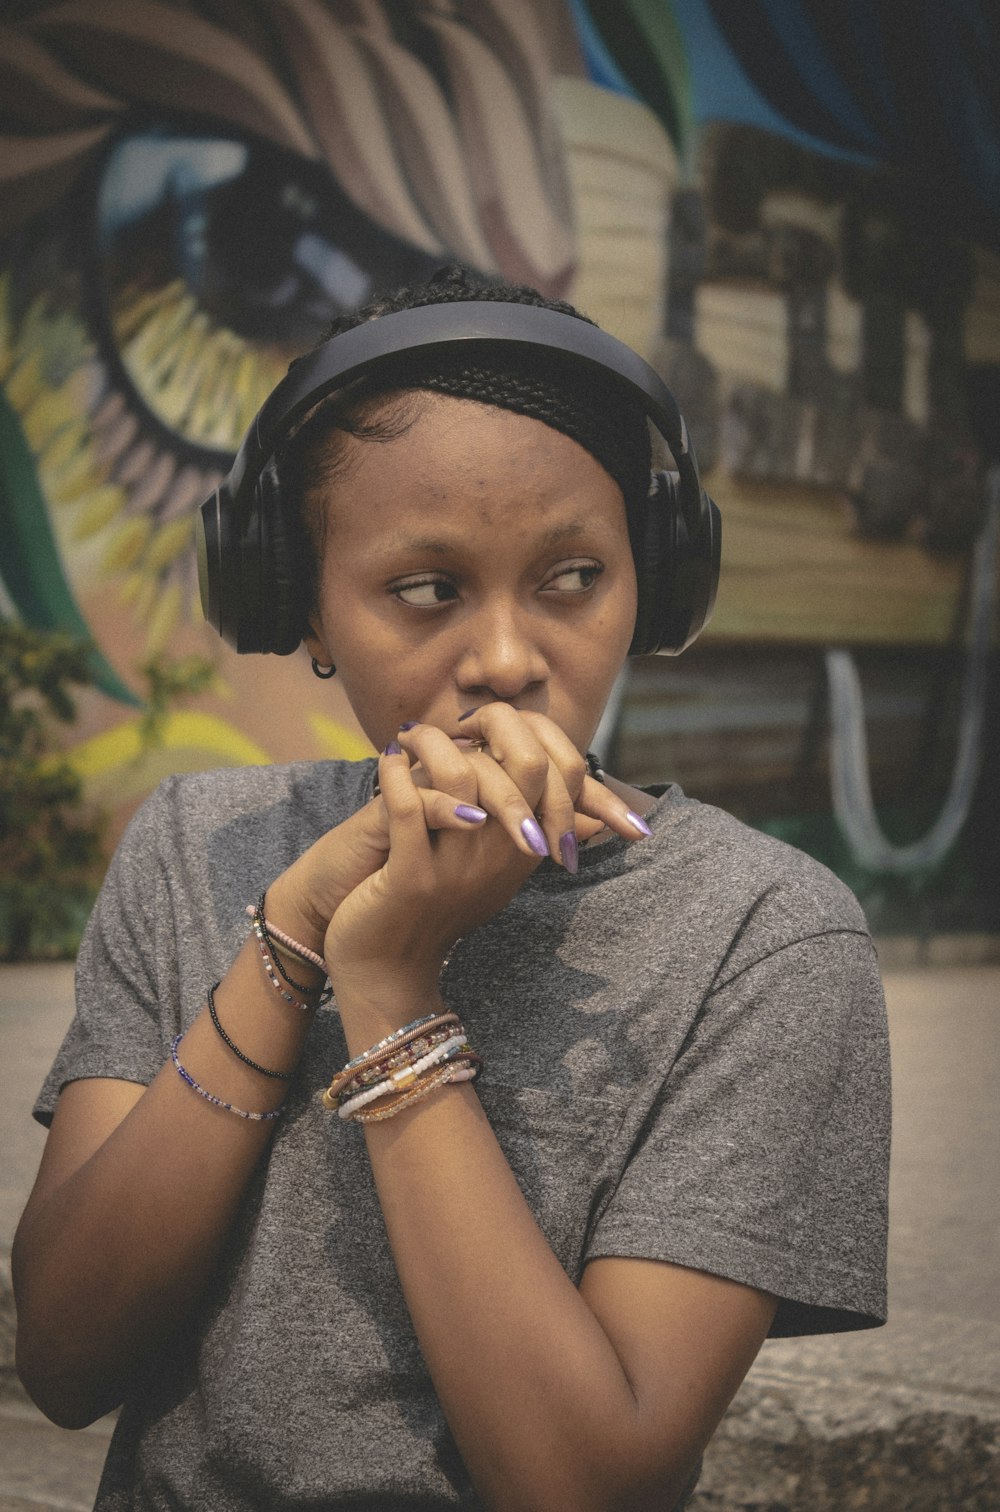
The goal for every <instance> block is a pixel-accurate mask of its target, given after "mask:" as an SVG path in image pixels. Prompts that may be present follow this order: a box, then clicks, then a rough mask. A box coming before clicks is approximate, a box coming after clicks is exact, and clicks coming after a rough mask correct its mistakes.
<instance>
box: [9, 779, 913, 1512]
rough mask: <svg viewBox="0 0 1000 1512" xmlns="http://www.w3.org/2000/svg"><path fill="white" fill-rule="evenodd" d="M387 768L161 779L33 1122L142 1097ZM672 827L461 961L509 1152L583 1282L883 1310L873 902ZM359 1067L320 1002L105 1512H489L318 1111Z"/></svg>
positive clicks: (726, 835)
mask: <svg viewBox="0 0 1000 1512" xmlns="http://www.w3.org/2000/svg"><path fill="white" fill-rule="evenodd" d="M371 774H372V763H371V762H359V763H354V764H351V763H340V762H324V763H309V764H307V763H299V764H296V765H293V766H288V767H269V768H253V769H243V770H236V771H225V772H215V773H204V774H199V775H194V776H186V777H177V778H171V779H169V780H168V781H167V782H165V783H164V784H163V785H162V786H161V787H160V788H159V789H158V791H157V792H156V793H155V794H154V795H153V797H152V798H151V799H150V800H149V801H148V802H147V803H146V804H145V805H144V807H143V808H142V809H141V810H140V812H139V813H138V814H137V816H136V818H135V819H134V820H133V822H132V824H131V826H130V828H129V830H128V832H127V834H126V836H125V838H124V840H123V841H122V844H121V846H120V847H119V850H118V852H117V854H116V856H115V859H114V861H113V862H112V865H111V868H110V870H109V873H108V877H107V880H106V883H105V886H104V889H103V891H102V894H101V898H100V900H99V902H98V904H97V907H96V909H95V911H94V915H93V918H92V919H91V922H90V925H89V927H88V931H87V935H86V938H85V941H84V944H83V947H82V949H81V952H80V959H79V965H78V972H77V1016H76V1018H75V1019H74V1022H73V1024H72V1026H71V1028H70V1030H69V1032H68V1034H67V1036H66V1040H65V1042H64V1044H63V1046H62V1049H61V1050H60V1052H59V1055H58V1057H57V1059H56V1062H55V1064H54V1066H53V1068H52V1071H51V1072H50V1074H49V1076H48V1078H47V1080H46V1082H45V1085H44V1087H43V1089H42V1092H41V1095H40V1097H39V1101H38V1104H37V1107H36V1116H37V1117H39V1118H40V1119H41V1120H42V1121H43V1122H47V1121H48V1120H49V1119H50V1118H51V1114H52V1111H53V1109H54V1107H55V1103H56V1100H57V1098H58V1095H59V1091H60V1088H61V1087H62V1086H64V1085H65V1084H66V1082H68V1081H71V1080H74V1079H77V1078H80V1077H88V1076H101V1077H120V1078H125V1079H127V1080H130V1081H136V1082H141V1083H148V1082H149V1081H151V1080H152V1078H153V1077H154V1075H155V1074H156V1073H157V1072H158V1071H159V1069H160V1067H161V1066H162V1065H163V1063H164V1061H165V1059H166V1058H167V1056H168V1054H169V1049H170V1043H171V1040H172V1038H173V1036H174V1035H175V1034H176V1033H177V1032H178V1031H179V1030H180V1029H182V1028H184V1027H185V1026H187V1025H188V1024H190V1023H191V1021H192V1020H193V1019H194V1018H195V1017H196V1015H197V1014H198V1013H199V1012H200V1011H201V1009H202V1007H203V1005H204V1002H205V991H206V987H207V985H208V984H209V983H210V982H213V981H215V980H216V979H217V978H219V977H221V976H222V975H223V974H224V973H225V971H226V969H227V967H228V965H229V963H230V961H231V960H232V957H233V955H234V954H235V952H236V950H237V949H238V948H239V946H240V944H241V942H242V940H243V939H244V938H245V935H246V932H247V927H248V923H247V919H246V916H245V913H244V909H245V906H246V904H247V903H248V902H250V901H252V900H254V899H255V898H256V897H257V896H258V895H259V894H260V893H261V891H262V890H263V889H264V887H265V886H266V885H267V884H268V883H269V882H270V881H271V880H272V879H273V878H274V877H275V876H276V875H277V874H278V873H279V872H281V871H282V870H283V869H284V868H285V867H286V866H287V865H288V864H289V863H290V862H291V861H292V860H293V859H294V858H295V857H296V856H298V855H299V854H300V853H301V852H302V851H303V850H304V849H305V848H306V847H307V846H308V845H310V844H311V843H312V841H313V840H315V839H316V838H317V836H318V835H320V834H321V833H322V832H323V831H324V830H325V829H327V828H329V827H330V826H332V825H334V824H336V823H338V822H339V821H340V820H341V819H343V818H344V817H346V816H347V815H348V814H349V813H352V812H353V811H354V810H356V809H357V808H358V807H360V805H361V804H362V803H363V802H364V801H365V799H366V797H367V794H368V790H369V783H370V780H371ZM650 823H651V825H652V828H653V836H652V838H651V839H649V840H643V841H639V842H638V843H636V844H634V845H628V844H626V843H625V842H624V841H620V840H617V839H614V840H611V841H610V842H608V843H607V844H605V845H603V846H600V847H597V848H595V849H592V850H590V851H588V850H586V849H585V850H584V851H583V852H582V853H581V858H580V872H579V875H578V876H577V877H575V878H574V877H570V876H569V875H567V873H566V872H564V871H563V870H561V869H560V868H558V867H556V866H555V865H554V864H553V863H551V862H548V861H546V862H543V863H542V865H541V866H540V867H539V869H538V871H537V872H536V873H535V874H534V875H533V876H532V878H531V879H530V880H529V881H528V882H527V883H526V885H525V886H524V887H523V888H522V890H521V892H520V893H519V894H518V895H517V897H515V898H514V900H513V901H512V902H511V903H510V904H509V905H508V906H507V907H506V908H505V909H504V910H503V912H502V913H500V914H498V915H497V916H496V917H495V918H494V919H492V920H491V921H490V922H489V923H487V924H486V925H484V926H483V927H482V928H481V929H480V930H478V931H477V932H476V933H475V934H474V935H472V936H470V937H469V938H468V939H466V940H464V941H463V942H461V943H460V945H459V946H458V948H457V950H456V952H455V954H454V956H453V959H452V961H451V964H450V965H449V966H448V968H447V970H446V972H445V975H444V979H443V984H442V990H443V993H444V996H445V998H446V1000H447V1001H448V1002H449V1004H450V1005H451V1006H453V1007H455V1008H456V1009H458V1010H460V1012H461V1014H462V1017H463V1020H464V1022H465V1024H466V1027H467V1029H468V1031H469V1036H470V1039H471V1041H472V1043H473V1044H474V1046H475V1048H476V1049H477V1051H479V1052H480V1054H481V1055H482V1056H483V1057H484V1059H485V1072H484V1074H483V1076H482V1077H481V1079H480V1081H479V1082H478V1083H477V1089H478V1091H479V1095H480V1097H481V1099H482V1103H483V1106H484V1108H485V1110H486V1112H487V1114H488V1116H489V1119H490V1121H491V1123H492V1126H493V1128H494V1130H495V1131H496V1134H497V1138H498V1139H499V1141H500V1144H501V1145H502V1147H503V1149H504V1152H505V1154H506V1156H507V1159H508V1160H509V1162H510V1164H511V1167H512V1169H513V1171H514V1174H515V1176H516V1178H517V1180H518V1182H519V1183H520V1186H521V1189H522V1190H523V1192H524V1194H525V1196H526V1198H527V1200H528V1202H529V1204H530V1206H531V1208H532V1210H533V1212H534V1213H535V1215H536V1218H537V1220H538V1223H539V1224H540V1226H541V1228H542V1230H543V1232H544V1233H545V1235H546V1237H547V1239H548V1241H549V1243H550V1244H551V1246H552V1248H553V1250H554V1252H555V1254H556V1255H557V1256H558V1258H559V1260H560V1262H561V1263H562V1265H563V1266H564V1267H565V1269H566V1271H567V1272H568V1274H569V1275H570V1276H571V1277H572V1278H573V1279H574V1280H578V1279H579V1277H580V1275H581V1273H582V1270H583V1267H584V1265H585V1264H586V1262H587V1261H588V1260H590V1259H593V1258H596V1257H598V1256H605V1255H621V1256H635V1257H641V1258H644V1259H654V1260H666V1261H674V1262H676V1263H679V1264H681V1265H688V1266H694V1267H697V1268H698V1269H701V1270H706V1271H710V1272H713V1273H716V1274H719V1275H722V1276H728V1277H731V1278H733V1279H735V1280H738V1281H741V1282H744V1283H746V1284H748V1285H751V1286H755V1287H760V1288H762V1289H764V1290H766V1291H770V1292H774V1293H776V1294H777V1295H778V1296H779V1297H780V1298H781V1302H780V1305H779V1308H778V1314H777V1318H776V1321H775V1326H774V1330H773V1332H774V1333H775V1334H790V1333H801V1332H818V1331H825V1330H835V1329H850V1328H862V1327H867V1326H871V1325H873V1324H875V1323H877V1322H880V1321H882V1320H883V1319H884V1316H885V1245H886V1189H887V1167H888V1136H889V1130H888V1124H889V1073H888V1051H887V1037H886V1024H885V1010H884V1005H883V1001H882V992H881V986H880V983H879V978H878V972H877V967H876V962H875V956H874V951H873V949H872V945H871V941H870V939H869V937H868V933H867V929H866V927H865V921H864V918H863V916H862V913H861V911H860V909H859V907H858V905H857V903H856V901H855V899H854V898H853V897H852V896H851V894H850V893H849V892H848V891H847V889H846V888H844V887H843V886H842V884H841V883H840V882H838V881H837V879H836V878H835V877H833V876H832V875H831V874H830V873H829V872H827V871H826V870H825V869H824V868H823V867H821V866H819V865H817V864H816V863H815V862H814V861H812V860H810V859H809V858H808V857H806V856H804V855H802V854H801V853H799V852H797V851H795V850H792V849H790V848H789V847H787V846H785V845H782V844H781V843H780V842H777V841H774V840H772V839H769V838H767V837H765V836H762V835H760V834H758V833H756V832H754V831H752V830H750V829H748V828H746V827H745V826H744V825H742V824H740V823H738V822H737V821H736V820H735V819H733V818H731V817H730V816H729V815H728V814H725V813H723V812H722V811H720V810H718V809H714V808H709V807H707V806H705V805H703V804H700V803H697V802H694V801H692V800H689V799H687V798H685V797H684V795H683V794H682V793H681V792H680V791H679V789H677V788H676V787H671V788H668V789H667V790H666V791H665V793H664V794H663V795H662V796H661V797H660V798H659V801H658V803H657V806H656V808H655V810H654V811H653V813H652V814H651V815H650ZM344 1059H345V1046H344V1040H343V1035H342V1031H341V1028H340V1025H339V1021H338V1019H337V1016H336V1013H335V1012H334V1011H333V1009H332V1008H331V1009H326V1010H323V1011H321V1013H320V1014H319V1015H318V1016H317V1018H316V1021H315V1023H314V1026H313V1028H312V1030H311V1032H310V1035H309V1039H308V1041H307V1044H306V1048H305V1051H304V1053H303V1056H302V1060H301V1063H300V1066H299V1069H298V1072H297V1074H296V1077H295V1080H294V1082H293V1085H292V1087H291V1090H290V1093H289V1098H288V1105H287V1106H288V1112H287V1113H286V1115H285V1117H284V1118H283V1119H282V1120H281V1122H280V1124H279V1126H278V1128H277V1131H276V1134H275V1138H274V1142H273V1145H272V1146H271V1148H270V1152H269V1154H268V1156H267V1158H266V1159H265V1160H264V1161H262V1163H261V1165H260V1167H259V1168H258V1171H257V1173H256V1176H255V1178H254V1180H253V1181H252V1182H251V1184H250V1188H249V1190H248V1192H247V1194H246V1198H245V1200H244V1202H243V1204H242V1207H241V1210H240V1214H239V1217H238V1219H237V1221H236V1223H235V1225H234V1228H233V1231H232V1234H231V1236H230V1239H229V1242H228V1244H227V1246H226V1248H225V1250H224V1253H223V1255H222V1258H221V1261H220V1264H219V1267H218V1271H217V1274H216V1276H215V1278H214V1280H213V1282H212V1284H211V1285H210V1287H209V1289H208V1291H207V1293H206V1295H205V1296H203V1297H202V1298H200V1299H199V1300H198V1302H197V1303H196V1305H195V1307H194V1310H193V1313H192V1315H191V1316H190V1317H189V1318H188V1319H187V1320H185V1321H184V1324H183V1326H182V1327H181V1328H179V1330H178V1333H177V1337H176V1342H175V1343H174V1344H173V1345H172V1346H171V1348H170V1349H169V1350H168V1351H167V1352H166V1353H165V1355H164V1356H163V1357H162V1358H158V1359H157V1360H156V1361H155V1362H153V1363H152V1364H151V1365H150V1368H149V1370H148V1373H147V1376H146V1378H145V1380H144V1382H143V1383H142V1385H141V1387H140V1389H139V1390H137V1392H136V1393H135V1395H134V1397H133V1398H132V1400H131V1401H130V1402H128V1403H127V1404H126V1406H125V1407H124V1409H123V1411H122V1414H121V1418H120V1422H119V1426H118V1429H117V1431H116V1434H115V1437H114V1440H113V1443H112V1448H111V1452H110V1455H109V1460H108V1465H107V1468H106V1471H105V1476H104V1479H103V1482H102V1486H101V1491H100V1494H99V1498H98V1503H97V1505H98V1507H99V1508H101V1509H102V1512H109V1509H114V1512H122V1509H125V1508H133V1507H142V1508H157V1509H159V1508H164V1509H165V1508H168V1507H169V1508H177V1507H182V1506H183V1507H211V1508H212V1509H213V1512H237V1509H239V1512H246V1509H249V1508H260V1509H265V1508H266V1509H268V1512H278V1509H289V1512H290V1509H292V1508H296V1509H298V1508H306V1507H309V1508H321V1507H330V1508H333V1507H337V1508H347V1507H350V1508H352V1509H361V1508H372V1509H374V1508H378V1509H379V1512H393V1509H396V1508H399V1509H402V1508H404V1507H405V1508H409V1509H418V1508H445V1507H455V1506H463V1507H476V1506H478V1505H479V1503H478V1501H477V1498H476V1497H475V1494H474V1493H473V1491H472V1489H471V1487H470V1485H469V1481H468V1477H467V1475H466V1473H465V1471H464V1468H463V1466H462V1463H461V1461H460V1459H459V1456H458V1454H457V1451H456V1449H455V1446H454V1444H453V1442H452V1439H451V1436H450V1434H449V1432H448V1429H447V1426H446V1424H445V1421H444V1418H443V1416H442V1413H441V1409H440V1407H439V1405H438V1402H437V1399H436V1397H435V1394H434V1390H433V1387H432V1386H431V1383H430V1379H429V1377H428V1374H427V1370H426V1368H425V1366H424V1363H423V1359H422V1357H421V1354H420V1351H419V1348H418V1346H417V1342H416V1338H415V1335H414V1333H413V1329H412V1326H411V1324H410V1320H409V1316H408V1314H407V1310H406V1306H405V1303H404V1301H403V1297H402V1293H401V1290H400V1287H399V1283H398V1280H397V1277H396V1272H395V1268H394V1265H393V1261H392V1256H391V1253H390V1250H389V1247H388V1243H387V1240H386V1236H385V1230H384V1226H383V1221H382V1216H381V1211H380V1209H379V1205H378V1201H377V1198H376V1195H375V1191H374V1187H373V1182H372V1177H371V1170H370V1166H369V1163H368V1160H367V1156H366V1153H365V1142H364V1138H363V1136H362V1135H361V1133H360V1131H359V1130H358V1129H356V1128H353V1127H351V1126H350V1125H347V1124H345V1123H343V1122H342V1121H341V1120H339V1119H337V1118H336V1117H335V1116H332V1115H330V1114H329V1113H326V1112H325V1111H324V1110H323V1108H322V1106H321V1104H320V1101H319V1093H320V1092H321V1090H322V1089H323V1088H324V1087H325V1086H326V1085H327V1084H328V1083H329V1080H330V1076H331V1074H332V1072H333V1071H334V1070H336V1069H337V1068H338V1067H339V1066H340V1065H342V1064H343V1061H344ZM192 1095H193V1094H192ZM483 1306H484V1307H488V1306H489V1298H488V1297H485V1296H484V1298H483Z"/></svg>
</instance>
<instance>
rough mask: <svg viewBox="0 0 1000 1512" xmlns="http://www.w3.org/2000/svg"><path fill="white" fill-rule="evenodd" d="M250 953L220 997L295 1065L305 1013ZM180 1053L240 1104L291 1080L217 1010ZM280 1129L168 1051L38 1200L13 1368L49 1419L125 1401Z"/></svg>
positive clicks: (251, 1035) (23, 1247)
mask: <svg viewBox="0 0 1000 1512" xmlns="http://www.w3.org/2000/svg"><path fill="white" fill-rule="evenodd" d="M255 955H256V944H255V942H254V941H253V940H252V939H251V940H250V941H248V943H247V945H246V946H245V947H244V949H243V951H241V952H240V955H239V956H238V957H237V959H236V961H235V962H234V965H233V967H232V969H231V970H230V972H229V973H228V975H227V977H226V978H225V980H224V981H223V982H222V983H221V984H220V986H219V988H218V989H217V990H216V994H215V996H216V1005H217V1010H218V1014H219V1017H220V1021H221V1022H222V1023H223V1024H224V1025H225V1026H226V1027H227V1029H228V1031H229V1033H230V1035H231V1037H232V1038H233V1039H234V1041H235V1042H236V1043H237V1044H238V1045H239V1046H240V1047H241V1048H242V1049H243V1050H244V1051H245V1053H246V1054H248V1055H249V1056H250V1057H251V1058H252V1059H254V1060H257V1061H258V1062H259V1063H260V1064H261V1065H264V1066H267V1067H268V1068H274V1069H286V1068H287V1069H292V1068H293V1067H294V1065H295V1062H296V1060H297V1058H298V1054H299V1051H300V1048H301V1044H302V1041H303V1038H304V1035H305V1032H306V1030H307V1027H308V1018H309V1015H308V1014H304V1013H302V1012H301V1010H299V1009H297V1008H294V1007H292V1006H291V1005H289V1004H285V1003H283V1002H282V1001H281V1000H280V999H279V998H278V996H277V994H276V993H275V991H274V990H273V989H272V988H271V987H270V985H269V983H268V981H267V979H266V977H265V976H264V973H263V970H262V967H261V962H260V959H259V955H256V958H255ZM178 1054H179V1056H180V1058H181V1060H182V1063H183V1065H184V1066H185V1069H186V1070H188V1071H189V1072H190V1074H191V1075H192V1076H194V1078H195V1079H196V1080H197V1081H198V1082H199V1083H200V1084H201V1085H202V1086H203V1087H204V1088H206V1089H208V1090H210V1091H211V1092H212V1093H213V1094H214V1095H216V1096H218V1097H220V1098H223V1099H224V1100H225V1101H227V1102H230V1103H232V1104H233V1105H234V1106H236V1107H240V1108H243V1109H246V1110H253V1111H265V1110H269V1109H273V1108H276V1107H277V1106H278V1105H279V1104H280V1103H281V1101H282V1099H283V1097H284V1094H285V1091H286V1087H287V1082H285V1081H284V1080H282V1081H276V1080H273V1079H269V1078H265V1077H263V1076H262V1075H260V1074H259V1073H258V1072H256V1071H253V1070H251V1069H250V1068H249V1067H248V1066H246V1065H244V1064H243V1063H242V1062H241V1061H240V1060H239V1059H238V1058H237V1057H236V1056H235V1055H234V1054H233V1052H232V1051H231V1050H230V1049H229V1047H228V1046H227V1045H226V1044H225V1043H224V1041H223V1040H222V1038H221V1037H220V1036H219V1034H218V1033H217V1032H216V1030H215V1029H214V1027H213V1025H212V1023H211V1021H210V1019H209V1017H208V1014H207V1012H205V1013H202V1014H201V1015H200V1016H199V1018H198V1019H197V1020H196V1021H195V1023H194V1024H193V1025H192V1026H191V1028H190V1029H189V1031H188V1032H187V1033H186V1034H185V1035H184V1038H183V1040H182V1042H181V1046H180V1047H179V1051H178ZM70 1090H72V1089H70ZM57 1116H58V1115H57ZM273 1128H274V1122H273V1121H268V1122H254V1121H251V1120H247V1119H243V1118H238V1117H235V1116H234V1115H233V1114H232V1113H230V1112H228V1111H227V1110H225V1109H223V1108H220V1107H218V1106H216V1105H214V1104H212V1103H210V1102H209V1101H207V1100H206V1099H205V1098H203V1097H200V1096H198V1095H197V1094H196V1093H195V1092H194V1091H193V1090H192V1089H191V1088H190V1087H189V1086H188V1085H186V1084H185V1082H184V1081H183V1080H182V1078H181V1077H180V1075H179V1074H178V1073H177V1070H176V1068H175V1067H174V1065H173V1063H172V1061H171V1060H167V1061H166V1063H165V1065H164V1066H163V1068H162V1069H161V1071H160V1072H159V1074H158V1075H157V1077H156V1078H155V1079H154V1081H153V1082H152V1084H151V1085H150V1086H149V1087H148V1088H147V1089H146V1090H145V1091H144V1092H143V1093H142V1095H141V1096H140V1097H139V1098H138V1101H136V1103H135V1104H134V1106H133V1107H132V1108H131V1110H130V1111H129V1112H128V1113H127V1114H126V1116H125V1117H124V1118H123V1119H122V1120H121V1122H120V1123H118V1124H117V1127H115V1128H113V1130H112V1131H111V1132H109V1133H108V1135H107V1137H106V1138H104V1139H103V1141H102V1142H100V1143H99V1145H98V1146H97V1148H95V1149H94V1150H93V1152H92V1153H90V1154H89V1156H88V1157H87V1158H85V1159H84V1160H83V1161H82V1163H81V1164H80V1165H79V1166H78V1168H76V1169H75V1170H73V1171H72V1173H71V1174H69V1175H67V1176H66V1177H65V1179H63V1180H58V1179H56V1180H55V1182H54V1183H53V1184H52V1185H50V1186H48V1187H47V1188H46V1187H45V1186H44V1185H43V1186H42V1189H41V1190H40V1191H39V1192H38V1193H37V1196H36V1197H33V1199H32V1201H31V1203H29V1206H28V1208H27V1210H26V1212H25V1216H24V1218H23V1219H22V1222H21V1225H20V1227H19V1229H18V1234H17V1237H16V1240H15V1247H14V1257H13V1260H14V1278H15V1286H16V1295H17V1302H18V1315H19V1326H18V1365H19V1369H20V1370H21V1373H22V1375H23V1377H24V1379H25V1381H26V1384H27V1385H28V1387H29V1389H30V1390H31V1391H32V1393H33V1394H34V1395H35V1396H36V1398H37V1399H38V1400H39V1402H40V1405H42V1406H43V1407H45V1409H46V1410H47V1411H49V1412H50V1413H51V1415H53V1416H55V1417H56V1418H57V1419H59V1420H61V1421H64V1422H66V1423H68V1424H76V1423H79V1422H83V1421H87V1420H89V1419H91V1418H93V1417H94V1416H97V1415H99V1414H100V1413H101V1412H103V1411H107V1410H108V1409H109V1408H110V1407H112V1406H114V1405H116V1403H117V1402H118V1401H120V1400H121V1397H122V1395H123V1393H124V1392H125V1390H126V1389H127V1386H128V1382H129V1380H130V1378H131V1377H132V1375H133V1373H134V1371H135V1370H136V1368H137V1366H139V1365H140V1364H141V1363H142V1361H143V1360H144V1358H145V1357H146V1356H147V1354H148V1352H149V1351H150V1350H151V1349H153V1348H154V1347H155V1346H156V1345H157V1343H159V1342H160V1341H161V1340H162V1339H163V1338H164V1336H165V1335H166V1334H167V1333H168V1332H169V1331H170V1330H171V1329H172V1328H174V1327H176V1325H177V1323H178V1322H179V1321H180V1320H182V1319H183V1318H184V1316H185V1315H186V1314H187V1313H188V1311H189V1310H190V1308H191V1307H192V1306H193V1305H194V1303H195V1302H196V1301H197V1298H198V1296H199V1293H200V1292H201V1290H202V1288H203V1286H204V1283H205V1280H206V1278H207V1276H208V1275H209V1273H210V1271H211V1269H212V1267H213V1265H214V1264H215V1261H216V1259H217V1256H218V1253H219V1249H220V1246H221V1244H222V1243H223V1241H224V1239H225V1236H226V1234H227V1233H228V1231H229V1228H230V1226H231V1224H232V1221H233V1218H234V1215H235V1213H236V1210H237V1208H238V1205H239V1202H240V1199H241V1197H242V1194H243V1192H244V1190H245V1188H246V1185H247V1182H248V1181H249V1179H250V1176H251V1174H252V1172H253V1170H254V1168H255V1166H256V1165H257V1162H258V1161H259V1160H260V1158H261V1156H262V1154H263V1152H264V1150H265V1149H266V1146H267V1144H268V1142H269V1140H270V1137H271V1133H272V1131H273Z"/></svg>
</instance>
